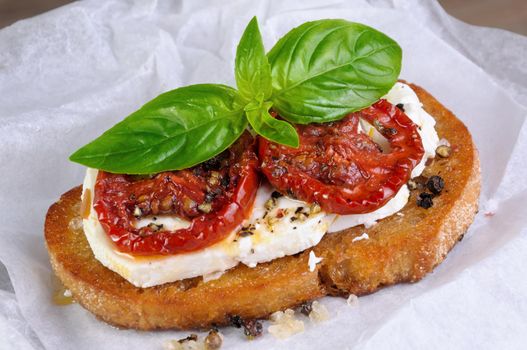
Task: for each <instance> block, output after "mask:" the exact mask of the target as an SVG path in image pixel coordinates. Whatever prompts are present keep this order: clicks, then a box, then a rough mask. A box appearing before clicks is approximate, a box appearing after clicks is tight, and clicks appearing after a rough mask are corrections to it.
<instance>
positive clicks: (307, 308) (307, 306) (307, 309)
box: [300, 301, 313, 316]
mask: <svg viewBox="0 0 527 350" xmlns="http://www.w3.org/2000/svg"><path fill="white" fill-rule="evenodd" d="M311 311H313V303H312V302H310V301H306V302H305V303H303V304H302V305H300V312H301V313H302V314H303V315H306V316H309V314H310V313H311Z"/></svg>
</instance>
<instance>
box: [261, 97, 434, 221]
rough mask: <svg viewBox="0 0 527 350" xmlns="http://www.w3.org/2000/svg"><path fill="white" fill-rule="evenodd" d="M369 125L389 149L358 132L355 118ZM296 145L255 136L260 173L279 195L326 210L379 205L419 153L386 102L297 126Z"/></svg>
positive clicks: (405, 124)
mask: <svg viewBox="0 0 527 350" xmlns="http://www.w3.org/2000/svg"><path fill="white" fill-rule="evenodd" d="M360 118H362V119H364V120H366V121H367V122H368V123H370V124H371V125H373V126H374V127H375V129H377V131H378V132H380V133H381V134H382V136H384V138H386V140H387V142H388V144H389V146H390V148H391V150H389V151H387V152H383V150H382V148H381V147H380V145H378V144H377V143H375V142H374V141H373V140H372V139H371V138H370V137H369V136H368V135H366V134H364V133H361V132H359V128H358V127H359V119H360ZM296 130H297V132H298V134H299V136H300V147H299V148H297V149H294V148H290V147H287V146H282V145H279V144H276V143H273V142H270V141H268V140H266V139H264V138H262V137H260V138H259V155H260V161H261V169H262V171H263V173H264V174H265V176H266V177H267V179H268V180H269V181H270V182H271V184H272V185H273V186H275V187H276V188H277V189H278V190H279V191H281V192H283V193H284V194H287V195H290V196H292V197H295V198H298V199H301V200H303V201H306V202H310V203H313V202H316V203H318V204H319V205H320V206H321V207H322V209H324V210H325V211H327V212H331V213H336V214H359V213H368V212H372V211H374V210H375V209H378V208H379V207H381V206H383V205H384V204H385V203H386V202H387V201H388V200H390V199H391V198H392V197H393V196H395V194H396V193H397V191H399V189H400V188H401V186H402V185H404V184H405V183H406V182H407V181H408V180H409V178H410V174H411V172H412V169H413V168H414V167H415V166H416V165H417V164H418V163H419V161H420V160H421V158H422V157H423V154H424V149H423V143H422V141H421V137H420V136H419V133H418V132H417V126H416V125H415V124H414V123H413V122H412V121H411V120H410V118H408V116H407V115H406V114H404V112H402V111H401V110H400V109H399V108H397V107H395V106H393V105H392V104H390V103H389V102H388V101H386V100H380V101H378V102H377V103H375V104H374V105H372V106H370V107H368V108H365V109H363V110H361V111H359V112H355V113H351V114H349V115H347V116H346V117H345V118H343V119H342V120H339V121H337V122H331V123H323V124H309V125H297V126H296Z"/></svg>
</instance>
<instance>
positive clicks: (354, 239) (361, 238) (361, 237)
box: [351, 232, 370, 242]
mask: <svg viewBox="0 0 527 350" xmlns="http://www.w3.org/2000/svg"><path fill="white" fill-rule="evenodd" d="M363 239H370V236H368V234H367V233H366V232H364V233H363V234H362V235H360V236H358V237H355V238H353V239H352V240H351V241H352V242H357V241H362V240H363Z"/></svg>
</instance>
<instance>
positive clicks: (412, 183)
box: [407, 179, 417, 191]
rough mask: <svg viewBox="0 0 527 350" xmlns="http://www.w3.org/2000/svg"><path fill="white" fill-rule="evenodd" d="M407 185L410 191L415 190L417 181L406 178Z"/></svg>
mask: <svg viewBox="0 0 527 350" xmlns="http://www.w3.org/2000/svg"><path fill="white" fill-rule="evenodd" d="M407 185H408V189H409V190H410V191H413V190H415V189H416V188H417V182H416V181H415V180H413V179H410V180H408V183H407Z"/></svg>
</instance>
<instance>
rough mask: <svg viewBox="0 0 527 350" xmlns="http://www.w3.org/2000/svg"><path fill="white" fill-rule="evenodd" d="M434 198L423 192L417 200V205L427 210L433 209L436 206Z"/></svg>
mask: <svg viewBox="0 0 527 350" xmlns="http://www.w3.org/2000/svg"><path fill="white" fill-rule="evenodd" d="M432 198H433V196H432V195H431V194H430V193H426V192H422V193H420V194H419V197H418V198H417V205H418V206H420V207H421V208H425V209H428V208H431V207H432V205H434V202H433V201H432Z"/></svg>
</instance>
